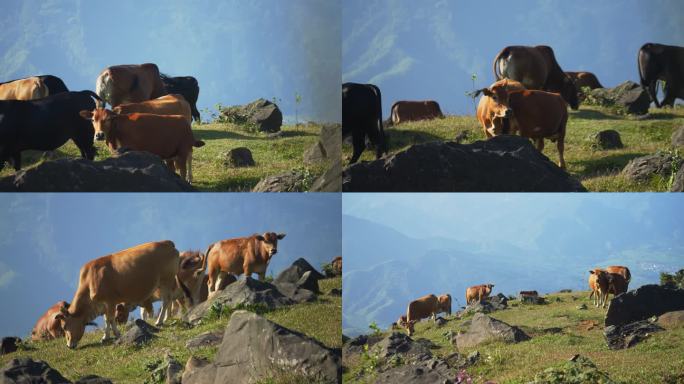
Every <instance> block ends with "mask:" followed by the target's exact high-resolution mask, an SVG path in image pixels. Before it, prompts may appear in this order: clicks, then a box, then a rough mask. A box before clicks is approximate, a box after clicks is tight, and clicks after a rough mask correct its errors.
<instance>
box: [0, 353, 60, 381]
mask: <svg viewBox="0 0 684 384" xmlns="http://www.w3.org/2000/svg"><path fill="white" fill-rule="evenodd" d="M0 383H2V384H24V383H41V384H71V382H70V381H69V380H67V379H66V378H65V377H64V376H62V374H61V373H59V372H58V371H57V370H55V369H53V368H52V367H50V366H49V365H48V363H46V362H44V361H42V360H33V359H31V358H29V357H22V358H19V359H12V360H10V361H9V362H8V363H7V364H5V366H4V367H2V369H1V370H0Z"/></svg>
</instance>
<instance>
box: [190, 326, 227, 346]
mask: <svg viewBox="0 0 684 384" xmlns="http://www.w3.org/2000/svg"><path fill="white" fill-rule="evenodd" d="M222 341H223V331H222V330H219V331H213V332H205V333H203V334H201V335H198V336H195V337H193V338H192V339H190V340H188V341H187V342H186V343H185V348H188V349H195V348H201V347H211V346H214V345H219V344H221V342H222Z"/></svg>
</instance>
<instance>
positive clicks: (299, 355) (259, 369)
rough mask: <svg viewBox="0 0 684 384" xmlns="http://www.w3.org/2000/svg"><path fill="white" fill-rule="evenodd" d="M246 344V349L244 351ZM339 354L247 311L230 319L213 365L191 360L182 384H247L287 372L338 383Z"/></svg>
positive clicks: (339, 374) (339, 379) (339, 375)
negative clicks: (216, 383) (218, 383)
mask: <svg viewBox="0 0 684 384" xmlns="http://www.w3.org/2000/svg"><path fill="white" fill-rule="evenodd" d="M246 345H248V346H249V348H245V346H246ZM340 359H341V356H340V353H339V351H335V350H331V349H329V348H326V347H325V346H324V345H322V344H320V343H319V342H317V341H316V340H313V339H311V338H309V337H307V336H305V335H303V334H301V333H298V332H295V331H292V330H289V329H287V328H284V327H282V326H280V325H278V324H275V323H273V322H271V321H269V320H266V319H265V318H263V317H261V316H259V315H257V314H255V313H252V312H247V311H236V312H235V313H233V315H232V316H231V318H230V321H229V323H228V326H227V327H226V330H225V332H224V335H223V342H222V343H221V345H220V346H219V348H218V352H217V354H216V359H215V361H214V362H211V363H209V362H202V361H199V360H197V359H194V358H191V360H189V361H188V363H187V364H186V372H185V373H184V374H183V383H184V384H193V383H206V382H210V383H213V382H220V383H236V384H242V383H244V384H247V383H254V382H255V381H256V380H258V379H263V378H267V377H269V376H271V375H273V374H274V373H278V372H287V373H290V374H292V373H294V374H296V375H301V376H302V377H306V378H311V379H315V380H318V381H316V382H321V383H338V382H341V376H342V367H341V363H340Z"/></svg>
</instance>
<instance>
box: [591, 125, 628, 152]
mask: <svg viewBox="0 0 684 384" xmlns="http://www.w3.org/2000/svg"><path fill="white" fill-rule="evenodd" d="M592 141H593V144H592V147H594V148H597V149H617V148H622V147H624V145H623V144H622V140H621V139H620V134H619V133H618V131H616V130H614V129H607V130H605V131H600V132H598V133H596V134H595V135H594V136H593V137H592Z"/></svg>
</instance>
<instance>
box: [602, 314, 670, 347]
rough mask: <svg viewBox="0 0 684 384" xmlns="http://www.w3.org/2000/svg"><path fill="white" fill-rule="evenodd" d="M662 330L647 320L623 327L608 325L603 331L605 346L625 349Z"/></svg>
mask: <svg viewBox="0 0 684 384" xmlns="http://www.w3.org/2000/svg"><path fill="white" fill-rule="evenodd" d="M663 330H664V329H663V328H662V327H661V326H659V325H658V324H654V323H651V322H649V321H647V320H641V321H635V322H633V323H629V324H624V325H619V326H616V325H609V326H607V327H606V328H605V330H604V331H603V336H604V337H605V339H606V344H608V348H610V349H625V348H629V347H633V346H634V345H636V344H637V343H639V342H640V341H642V340H644V339H646V338H647V337H649V336H650V335H651V334H652V333H654V332H660V331H663Z"/></svg>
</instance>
